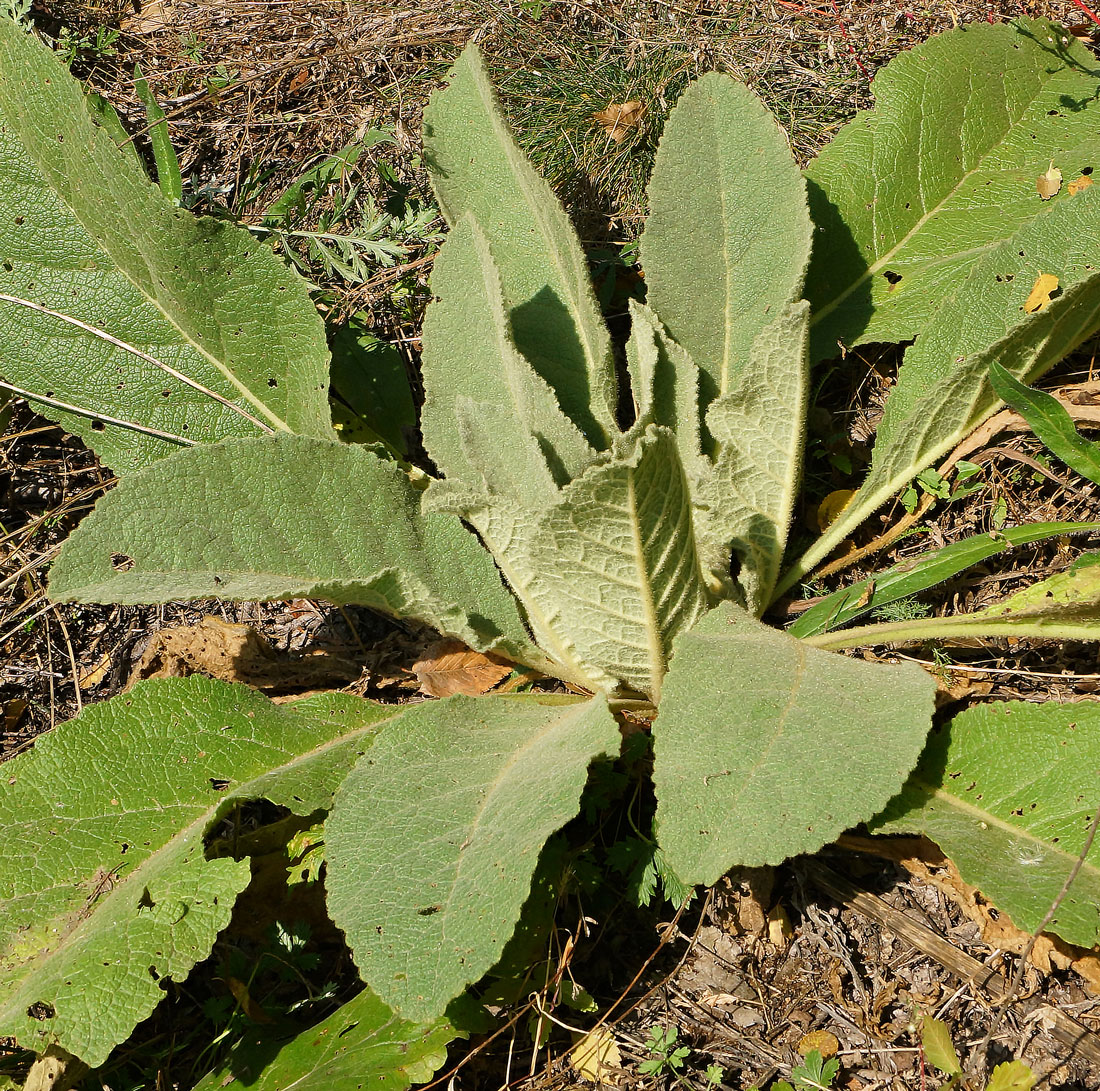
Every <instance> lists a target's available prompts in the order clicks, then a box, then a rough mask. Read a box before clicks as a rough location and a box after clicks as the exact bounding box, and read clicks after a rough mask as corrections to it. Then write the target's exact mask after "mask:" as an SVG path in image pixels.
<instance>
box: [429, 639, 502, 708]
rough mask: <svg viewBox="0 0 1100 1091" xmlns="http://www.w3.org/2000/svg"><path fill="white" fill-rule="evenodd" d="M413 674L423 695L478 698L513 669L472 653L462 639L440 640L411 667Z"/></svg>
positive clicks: (492, 659)
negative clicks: (459, 695) (461, 695)
mask: <svg viewBox="0 0 1100 1091" xmlns="http://www.w3.org/2000/svg"><path fill="white" fill-rule="evenodd" d="M412 672H413V674H415V675H416V680H417V681H418V682H419V683H420V692H421V693H426V694H427V695H428V696H429V697H453V696H454V695H455V694H456V693H464V694H466V696H468V697H479V696H481V694H483V693H488V692H489V690H491V689H492V688H493V686H495V685H496V684H497V683H498V682H499V681H500V680H501V679H502V678H507V677H508V675H509V674H511V673H512V667H511V665H510V664H507V663H505V662H503V661H502V660H499V659H494V658H493V657H492V656H488V655H484V654H483V653H482V652H475V651H471V650H470V649H469V648H467V647H466V645H465V644H463V643H462V641H460V640H437V641H436V642H435V643H434V644H431V645H429V646H428V648H427V649H426V650H425V652H424V656H423V658H422V659H419V660H417V662H415V663H414V664H413V665H412Z"/></svg>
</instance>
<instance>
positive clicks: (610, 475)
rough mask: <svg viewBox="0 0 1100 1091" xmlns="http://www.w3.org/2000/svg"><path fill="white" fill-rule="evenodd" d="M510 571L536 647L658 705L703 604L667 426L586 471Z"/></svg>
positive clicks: (683, 487) (686, 500) (686, 498)
mask: <svg viewBox="0 0 1100 1091" xmlns="http://www.w3.org/2000/svg"><path fill="white" fill-rule="evenodd" d="M516 564H517V566H518V568H519V571H518V573H517V575H516V578H513V577H512V576H511V575H509V580H510V582H511V583H512V586H513V587H514V588H515V590H516V592H517V594H518V595H519V597H520V600H521V601H522V602H524V603H525V604H527V603H530V604H532V606H531V608H529V609H528V615H529V618H530V620H531V623H532V625H533V627H534V629H535V633H536V636H538V637H539V638H540V644H542V646H543V647H545V648H547V650H549V651H551V653H553V647H554V645H553V644H551V643H548V642H547V641H546V640H544V639H543V638H542V636H543V633H544V632H546V631H547V630H549V631H551V632H552V633H553V634H555V638H556V642H560V643H563V644H564V645H565V646H566V647H567V648H568V649H570V650H571V652H572V653H573V654H574V655H575V656H576V657H577V658H578V659H579V660H580V661H581V662H582V663H583V664H584V666H585V668H586V669H587V670H588V672H589V675H590V677H593V678H595V679H596V680H597V681H598V682H599V683H600V684H602V685H606V686H608V687H614V686H615V685H618V684H623V685H626V686H628V687H629V688H631V689H634V690H638V691H640V692H643V693H646V694H649V695H650V697H651V698H652V699H653V700H654V701H656V700H657V698H658V696H659V694H660V689H661V681H662V679H663V678H664V675H665V671H666V670H667V667H668V659H669V655H670V653H671V647H672V641H673V639H674V638H675V636H676V635H677V633H680V632H682V631H683V630H685V629H688V628H690V627H691V626H692V625H693V624H694V623H695V622H696V620H697V619H698V618H699V617H701V616H702V614H703V613H704V611H705V610H706V609H707V607H708V600H707V593H706V586H705V582H704V579H703V572H702V567H701V565H700V561H699V554H698V551H697V549H696V545H695V534H694V528H693V525H692V512H691V497H690V495H689V492H688V484H687V480H686V479H685V477H684V472H683V469H682V468H681V466H680V460H679V458H678V456H677V451H676V440H675V437H673V435H672V434H671V433H670V432H669V431H668V430H667V429H664V428H655V427H653V426H651V427H650V428H649V429H648V430H647V431H646V433H645V434H644V435H643V436H642V437H641V438H640V439H639V440H638V442H637V443H636V444H635V445H634V448H633V450H632V451H630V452H629V453H626V454H624V455H623V456H622V457H619V458H615V459H614V460H612V461H608V462H605V463H603V464H601V465H597V466H593V467H591V468H590V469H589V470H588V471H587V472H586V473H585V474H584V475H583V476H582V477H580V478H578V479H577V480H576V481H574V482H573V483H572V484H570V485H568V486H566V488H564V489H563V490H562V492H561V500H560V502H559V503H558V504H557V505H555V506H554V507H552V508H550V509H548V510H547V511H546V512H545V513H544V514H543V515H542V517H541V518H540V519H539V520H538V522H537V523H536V524H535V526H534V528H533V530H532V531H531V533H530V537H529V539H528V542H527V544H526V546H525V549H524V553H523V554H520V555H519V557H517V559H516Z"/></svg>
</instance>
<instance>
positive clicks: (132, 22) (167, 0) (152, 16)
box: [122, 0, 174, 34]
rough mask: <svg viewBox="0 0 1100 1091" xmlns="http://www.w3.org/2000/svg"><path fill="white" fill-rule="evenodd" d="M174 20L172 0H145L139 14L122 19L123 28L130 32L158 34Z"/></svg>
mask: <svg viewBox="0 0 1100 1091" xmlns="http://www.w3.org/2000/svg"><path fill="white" fill-rule="evenodd" d="M173 21H174V20H173V16H172V0H145V2H144V3H142V5H141V8H140V10H139V11H138V12H137V14H135V15H129V16H127V17H126V18H124V19H123V20H122V29H123V30H125V31H127V32H128V33H130V34H156V33H157V31H160V30H166V29H167V28H168V27H170V26H171V25H172V23H173Z"/></svg>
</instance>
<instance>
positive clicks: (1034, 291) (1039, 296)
mask: <svg viewBox="0 0 1100 1091" xmlns="http://www.w3.org/2000/svg"><path fill="white" fill-rule="evenodd" d="M1057 290H1058V278H1057V277H1056V276H1054V275H1053V274H1051V273H1040V274H1039V275H1038V276H1037V277H1036V278H1035V283H1034V284H1033V285H1032V288H1031V294H1030V295H1029V296H1028V297H1027V299H1026V300H1024V314H1035V312H1036V311H1041V310H1042V309H1043V308H1044V307H1045V306H1046V305H1047V304H1048V303H1049V302H1050V297H1051V296H1052V295H1053V294H1054V293H1055V292H1056V291H1057Z"/></svg>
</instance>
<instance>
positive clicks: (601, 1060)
mask: <svg viewBox="0 0 1100 1091" xmlns="http://www.w3.org/2000/svg"><path fill="white" fill-rule="evenodd" d="M573 1040H574V1045H573V1048H572V1049H571V1050H570V1051H569V1060H570V1062H571V1063H572V1065H573V1067H574V1068H575V1069H576V1070H577V1074H578V1075H579V1076H581V1077H582V1078H583V1079H586V1080H591V1081H593V1082H594V1083H607V1082H608V1078H609V1076H610V1075H611V1072H610V1071H609V1070H611V1069H616V1068H618V1067H619V1066H620V1065H621V1064H622V1055H621V1054H620V1052H619V1044H618V1042H616V1041H615V1036H614V1035H613V1034H612V1033H611V1031H609V1030H608V1029H607V1027H598V1028H597V1029H596V1030H591V1031H589V1032H588V1033H587V1034H584V1035H581V1034H574V1035H573Z"/></svg>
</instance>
